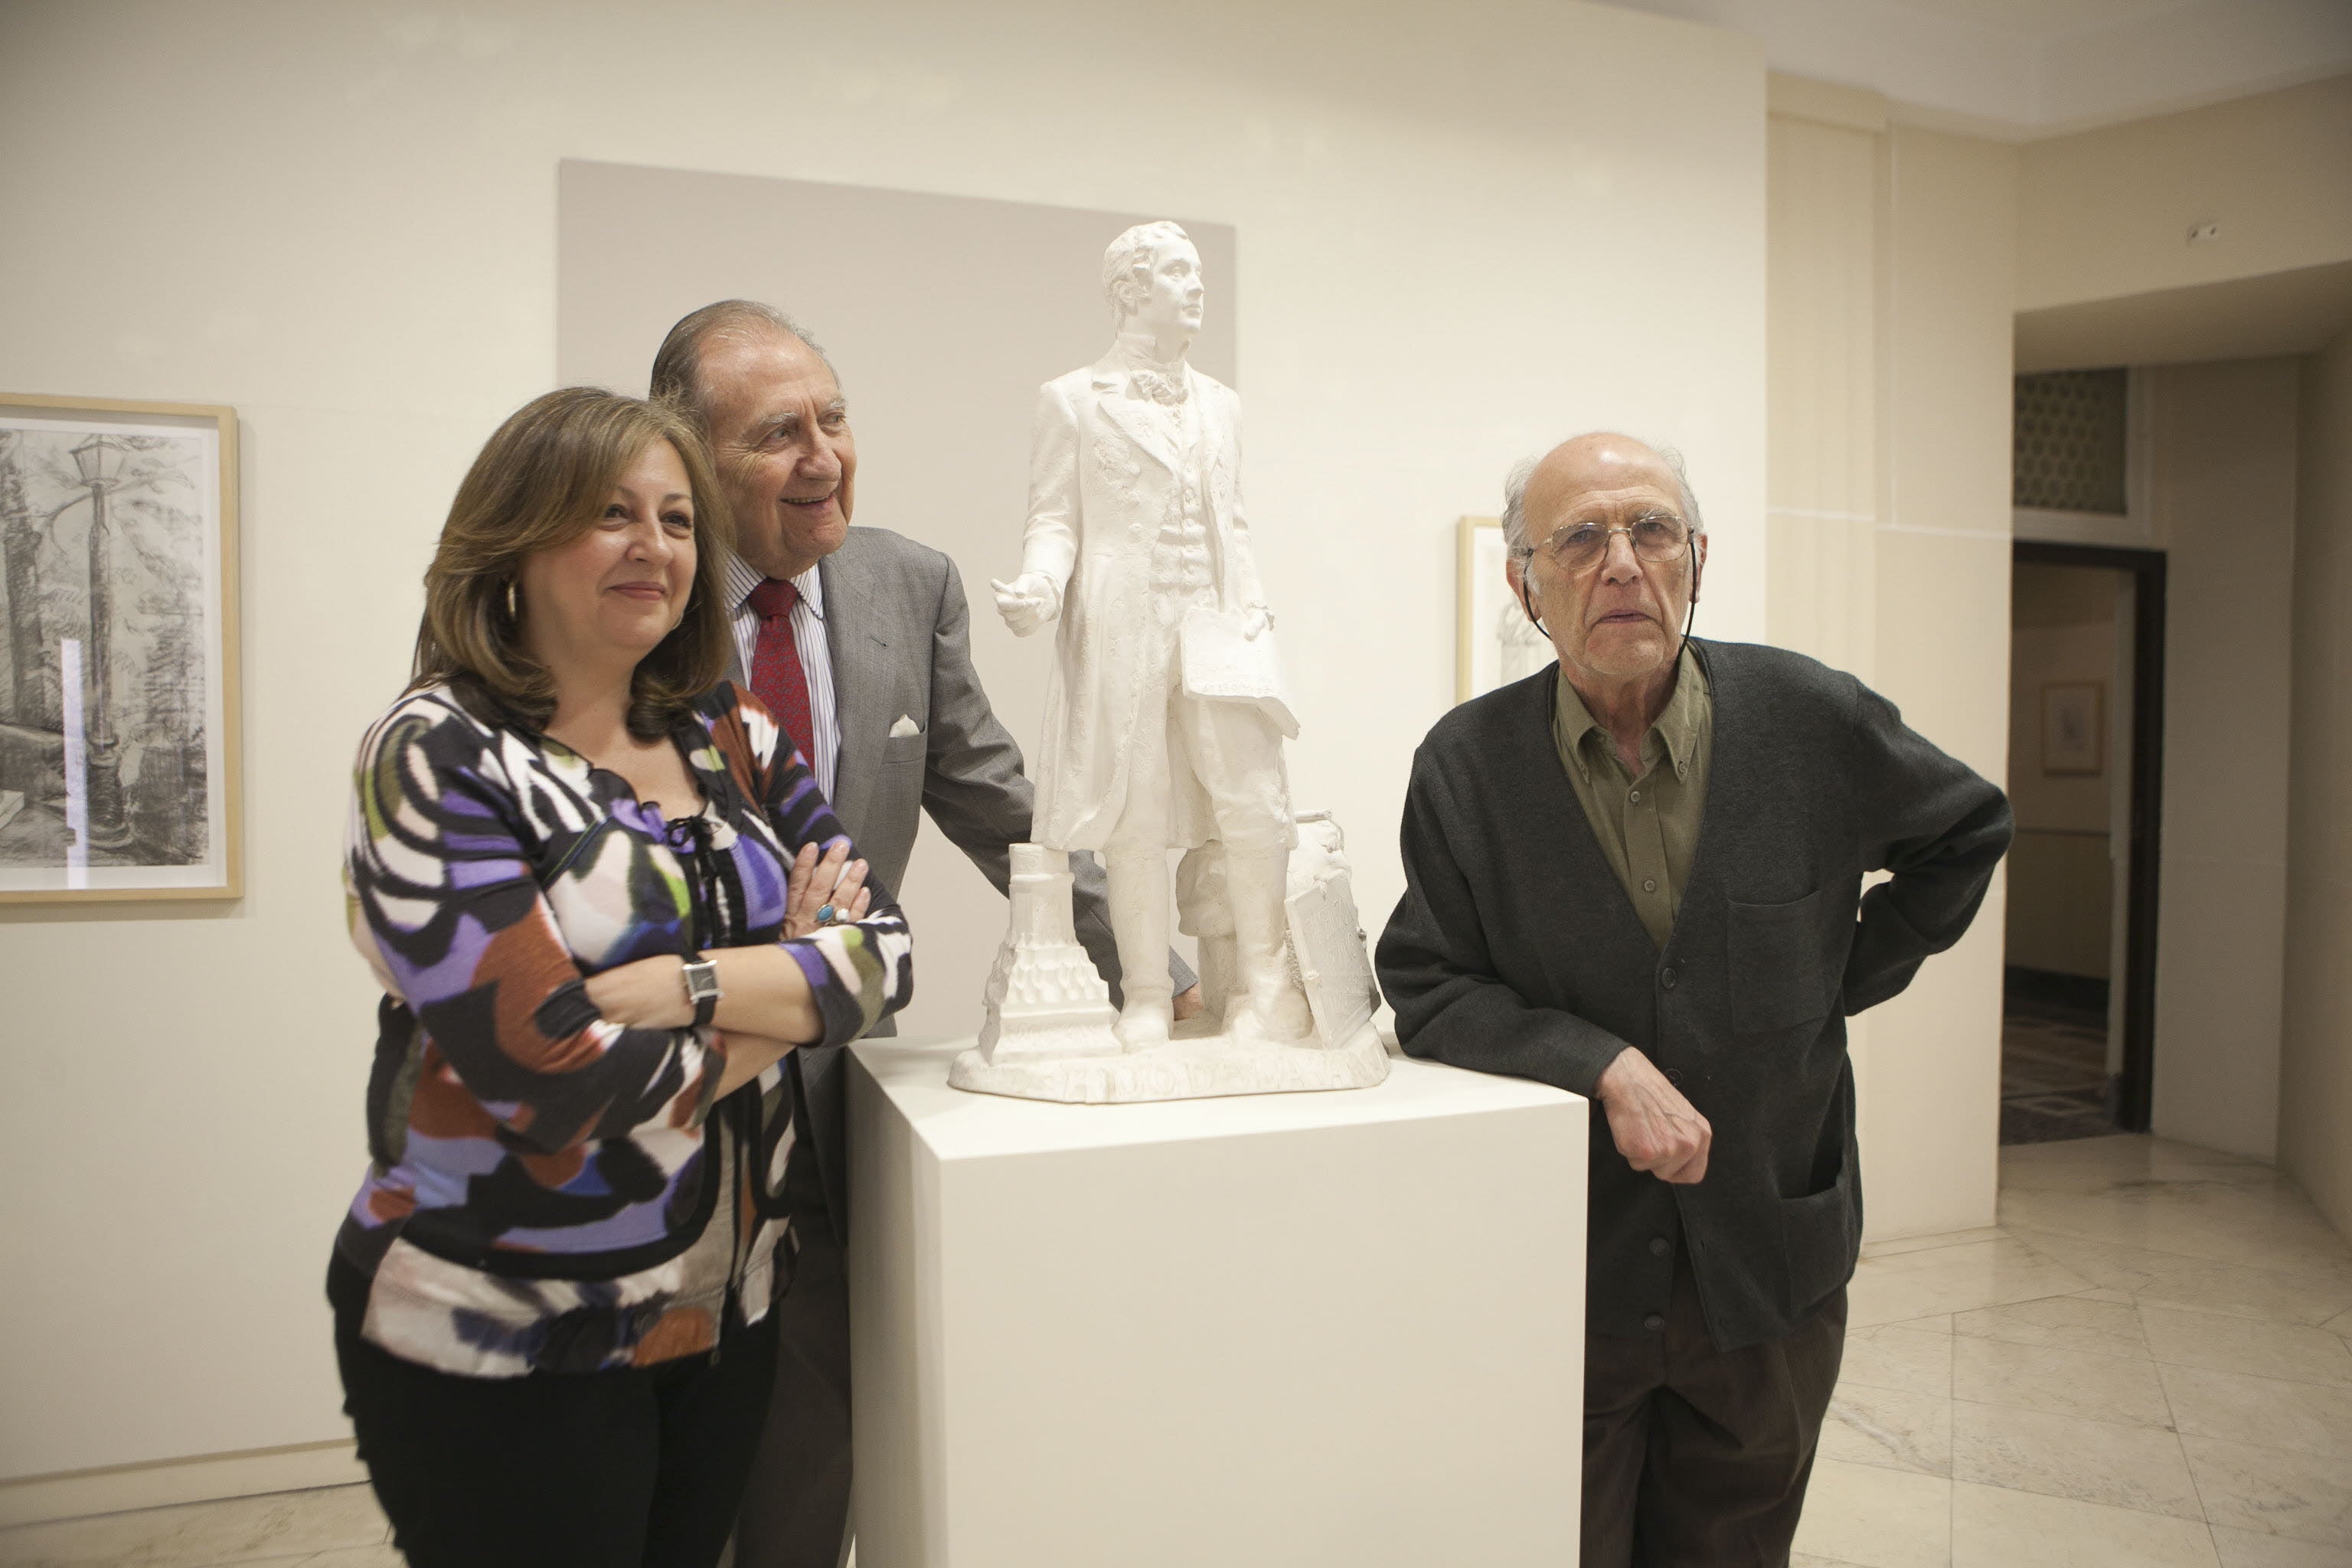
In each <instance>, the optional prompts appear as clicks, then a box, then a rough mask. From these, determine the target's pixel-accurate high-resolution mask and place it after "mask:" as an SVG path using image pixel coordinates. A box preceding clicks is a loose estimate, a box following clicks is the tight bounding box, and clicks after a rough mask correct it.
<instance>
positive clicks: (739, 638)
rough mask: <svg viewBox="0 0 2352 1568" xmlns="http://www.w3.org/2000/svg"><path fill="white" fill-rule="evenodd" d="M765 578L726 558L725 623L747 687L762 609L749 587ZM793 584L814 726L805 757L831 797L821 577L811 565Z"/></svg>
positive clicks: (836, 729) (834, 759) (831, 733)
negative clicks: (756, 605) (727, 607)
mask: <svg viewBox="0 0 2352 1568" xmlns="http://www.w3.org/2000/svg"><path fill="white" fill-rule="evenodd" d="M766 581H767V579H766V578H765V577H763V576H762V575H761V573H760V569H759V568H758V567H756V566H754V565H752V564H751V563H749V562H747V561H745V560H744V559H743V558H742V557H741V556H740V555H738V556H734V557H732V558H731V559H730V560H729V561H728V563H727V602H728V604H729V605H730V606H732V608H731V609H730V611H729V614H728V627H729V629H730V630H731V631H733V632H734V634H735V657H736V658H737V659H738V660H740V668H741V669H742V671H743V683H744V687H745V689H750V686H751V655H752V651H753V650H754V649H755V648H756V647H758V646H759V642H760V612H759V611H757V610H755V609H753V608H752V607H751V590H752V589H754V588H757V587H758V586H759V585H760V584H762V583H764V582H766ZM793 587H795V588H797V589H799V590H800V595H801V601H800V603H799V604H797V605H793V647H796V648H798V649H799V650H800V656H801V668H802V669H803V670H805V671H806V672H807V674H808V685H809V728H810V729H812V730H814V731H816V733H815V734H814V735H813V736H809V737H807V738H806V740H807V744H808V747H809V750H810V751H811V752H813V753H814V754H813V755H811V756H810V757H809V759H808V765H809V771H810V772H811V773H814V774H815V775H816V787H817V788H818V789H819V790H821V791H823V792H824V797H825V799H827V800H831V799H832V798H833V774H834V769H835V766H836V765H837V764H838V763H840V761H841V724H840V722H839V721H838V720H837V719H836V718H835V713H834V701H833V650H832V649H831V648H829V647H826V646H825V640H824V578H823V577H822V576H820V575H819V574H818V572H817V569H816V568H815V567H814V566H812V567H810V568H809V569H808V570H807V571H805V572H803V573H802V574H800V575H799V576H797V577H795V578H793Z"/></svg>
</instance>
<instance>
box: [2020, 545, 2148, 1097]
mask: <svg viewBox="0 0 2352 1568" xmlns="http://www.w3.org/2000/svg"><path fill="white" fill-rule="evenodd" d="M2012 549H2013V555H2012V559H2013V560H2014V561H2015V562H2017V563H2019V564H2032V565H2037V566H2101V567H2106V568H2109V569H2110V570H2114V571H2118V572H2128V573H2130V574H2131V576H2132V649H2131V661H2132V726H2131V833H2130V838H2129V841H2128V842H2127V843H2126V846H2125V857H2126V860H2127V862H2128V864H2129V874H2130V884H2131V886H2130V891H2129V893H2128V895H2127V897H2126V903H2125V909H2124V974H2123V983H2124V1008H2123V1014H2124V1053H2123V1055H2124V1070H2123V1078H2122V1081H2121V1082H2120V1083H2118V1084H2117V1085H2116V1091H2117V1092H2116V1125H2117V1126H2119V1127H2121V1128H2122V1129H2123V1130H2124V1131H2126V1132H2145V1131H2147V1127H2148V1120H2149V1116H2150V1113H2151V1110H2152V1108H2153V1106H2154V1103H2155V1093H2156V960H2157V952H2156V928H2157V912H2158V908H2159V907H2160V906H2159V903H2158V883H2159V881H2160V874H2161V872H2162V870H2163V864H2164V573H2165V556H2164V552H2163V551H2161V550H2132V549H2125V548H2122V547H2120V546H2115V545H2105V544H2054V543H2050V542H2045V541H2042V540H2035V539H2021V540H2017V541H2015V542H2014V544H2013V546H2012Z"/></svg>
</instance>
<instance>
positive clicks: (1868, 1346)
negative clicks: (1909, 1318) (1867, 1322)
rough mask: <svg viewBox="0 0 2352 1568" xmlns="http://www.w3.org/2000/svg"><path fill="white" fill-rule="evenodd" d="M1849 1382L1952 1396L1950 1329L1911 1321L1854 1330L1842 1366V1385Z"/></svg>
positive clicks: (1842, 1386) (1905, 1391)
mask: <svg viewBox="0 0 2352 1568" xmlns="http://www.w3.org/2000/svg"><path fill="white" fill-rule="evenodd" d="M1930 1321H1934V1320H1930ZM1849 1385H1851V1386H1854V1387H1859V1388H1894V1389H1900V1390H1902V1391H1903V1392H1904V1393H1906V1394H1939V1395H1943V1396H1946V1397H1948V1396H1949V1395H1950V1394H1951V1392H1952V1336H1951V1333H1950V1331H1948V1330H1947V1331H1943V1332H1940V1333H1938V1332H1936V1331H1931V1330H1927V1329H1918V1328H1914V1327H1912V1326H1911V1325H1910V1324H1908V1323H1882V1324H1880V1325H1878V1326H1877V1327H1875V1328H1869V1329H1855V1330H1853V1331H1851V1332H1849V1333H1848V1334H1847V1335H1846V1337H1845V1359H1844V1361H1843V1363H1841V1364H1840V1365H1839V1367H1838V1386H1839V1387H1840V1388H1844V1387H1847V1386H1849Z"/></svg>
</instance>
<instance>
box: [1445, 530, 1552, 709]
mask: <svg viewBox="0 0 2352 1568" xmlns="http://www.w3.org/2000/svg"><path fill="white" fill-rule="evenodd" d="M1455 528H1456V531H1457V536H1458V542H1457V546H1456V557H1455V565H1454V572H1455V594H1456V597H1455V603H1454V701H1456V702H1467V701H1469V700H1470V699H1472V698H1473V697H1481V696H1484V695H1485V694H1486V693H1487V692H1489V691H1492V690H1494V689H1496V687H1498V686H1508V685H1510V684H1511V682H1513V681H1515V680H1524V679H1527V678H1528V676H1530V675H1533V674H1534V673H1535V672H1536V671H1538V670H1539V669H1542V668H1545V667H1546V666H1548V665H1549V664H1551V663H1552V662H1553V661H1554V659H1555V658H1557V656H1556V655H1555V654H1554V653H1553V652H1552V647H1551V639H1549V637H1545V636H1544V634H1543V628H1542V627H1540V626H1537V625H1536V624H1535V623H1534V622H1533V621H1531V620H1529V619H1528V613H1527V611H1526V610H1524V609H1522V608H1520V606H1519V603H1518V601H1517V599H1514V598H1513V597H1512V596H1511V584H1510V581H1509V578H1508V577H1507V574H1505V572H1504V570H1503V568H1504V564H1505V563H1506V561H1507V555H1508V552H1507V550H1506V549H1505V547H1504V544H1503V523H1502V520H1501V519H1499V518H1492V517H1465V518H1464V519H1463V520H1462V521H1460V522H1459V523H1457V524H1456V525H1455Z"/></svg>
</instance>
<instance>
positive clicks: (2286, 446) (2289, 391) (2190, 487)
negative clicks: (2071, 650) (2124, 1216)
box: [2147, 360, 2296, 1160]
mask: <svg viewBox="0 0 2352 1568" xmlns="http://www.w3.org/2000/svg"><path fill="white" fill-rule="evenodd" d="M2147 389H2148V396H2149V398H2150V401H2151V403H2152V405H2153V407H2152V409H2151V416H2152V420H2151V428H2150V436H2149V439H2150V443H2151V447H2152V468H2151V482H2150V487H2149V489H2150V493H2149V498H2148V500H2149V506H2148V510H2149V513H2150V517H2151V521H2152V524H2153V526H2154V527H2155V528H2156V530H2157V531H2158V537H2159V538H2160V539H2161V540H2162V542H2163V544H2164V548H2165V552H2166V555H2167V581H2166V588H2167V595H2166V597H2167V606H2168V613H2167V617H2166V627H2165V694H2166V695H2165V721H2164V722H2165V741H2164V867H2163V872H2162V884H2161V898H2160V903H2161V912H2160V914H2159V917H2158V931H2157V995H2156V1100H2155V1110H2154V1121H2153V1126H2154V1129H2155V1131H2158V1132H2159V1133H2161V1134H2163V1135H2164V1136H2166V1137H2168V1138H2179V1139H2181V1140H2184V1141H2185V1142H2190V1143H2197V1144H2201V1145H2203V1146H2205V1147H2207V1148H2211V1149H2226V1150H2229V1151H2230V1152H2232V1153H2239V1154H2250V1155H2252V1156H2253V1157H2255V1158H2256V1159H2265V1160H2266V1159H2270V1158H2272V1157H2273V1155H2274V1154H2275V1153H2276V1152H2277V1146H2278V1145H2277V1139H2278V1081H2279V1080H2278V1061H2279V998H2280V991H2279V987H2280V982H2281V976H2282V973H2283V964H2284V951H2285V942H2286V856H2287V840H2286V804H2287V752H2288V733H2289V711H2288V691H2289V688H2290V686H2291V684H2292V679H2293V675H2292V659H2291V655H2292V648H2291V639H2290V625H2289V605H2290V603H2291V600H2292V595H2293V592H2294V579H2295V566H2294V545H2295V538H2294V535H2295V522H2294V519H2295V510H2294V482H2295V402H2296V366H2295V362H2294V361H2292V360H2242V361H2236V362H2231V363H2220V364H2201V365H2177V366H2170V367H2167V368H2165V369H2161V370H2158V371H2155V372H2152V373H2151V374H2149V375H2148V377H2147Z"/></svg>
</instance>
